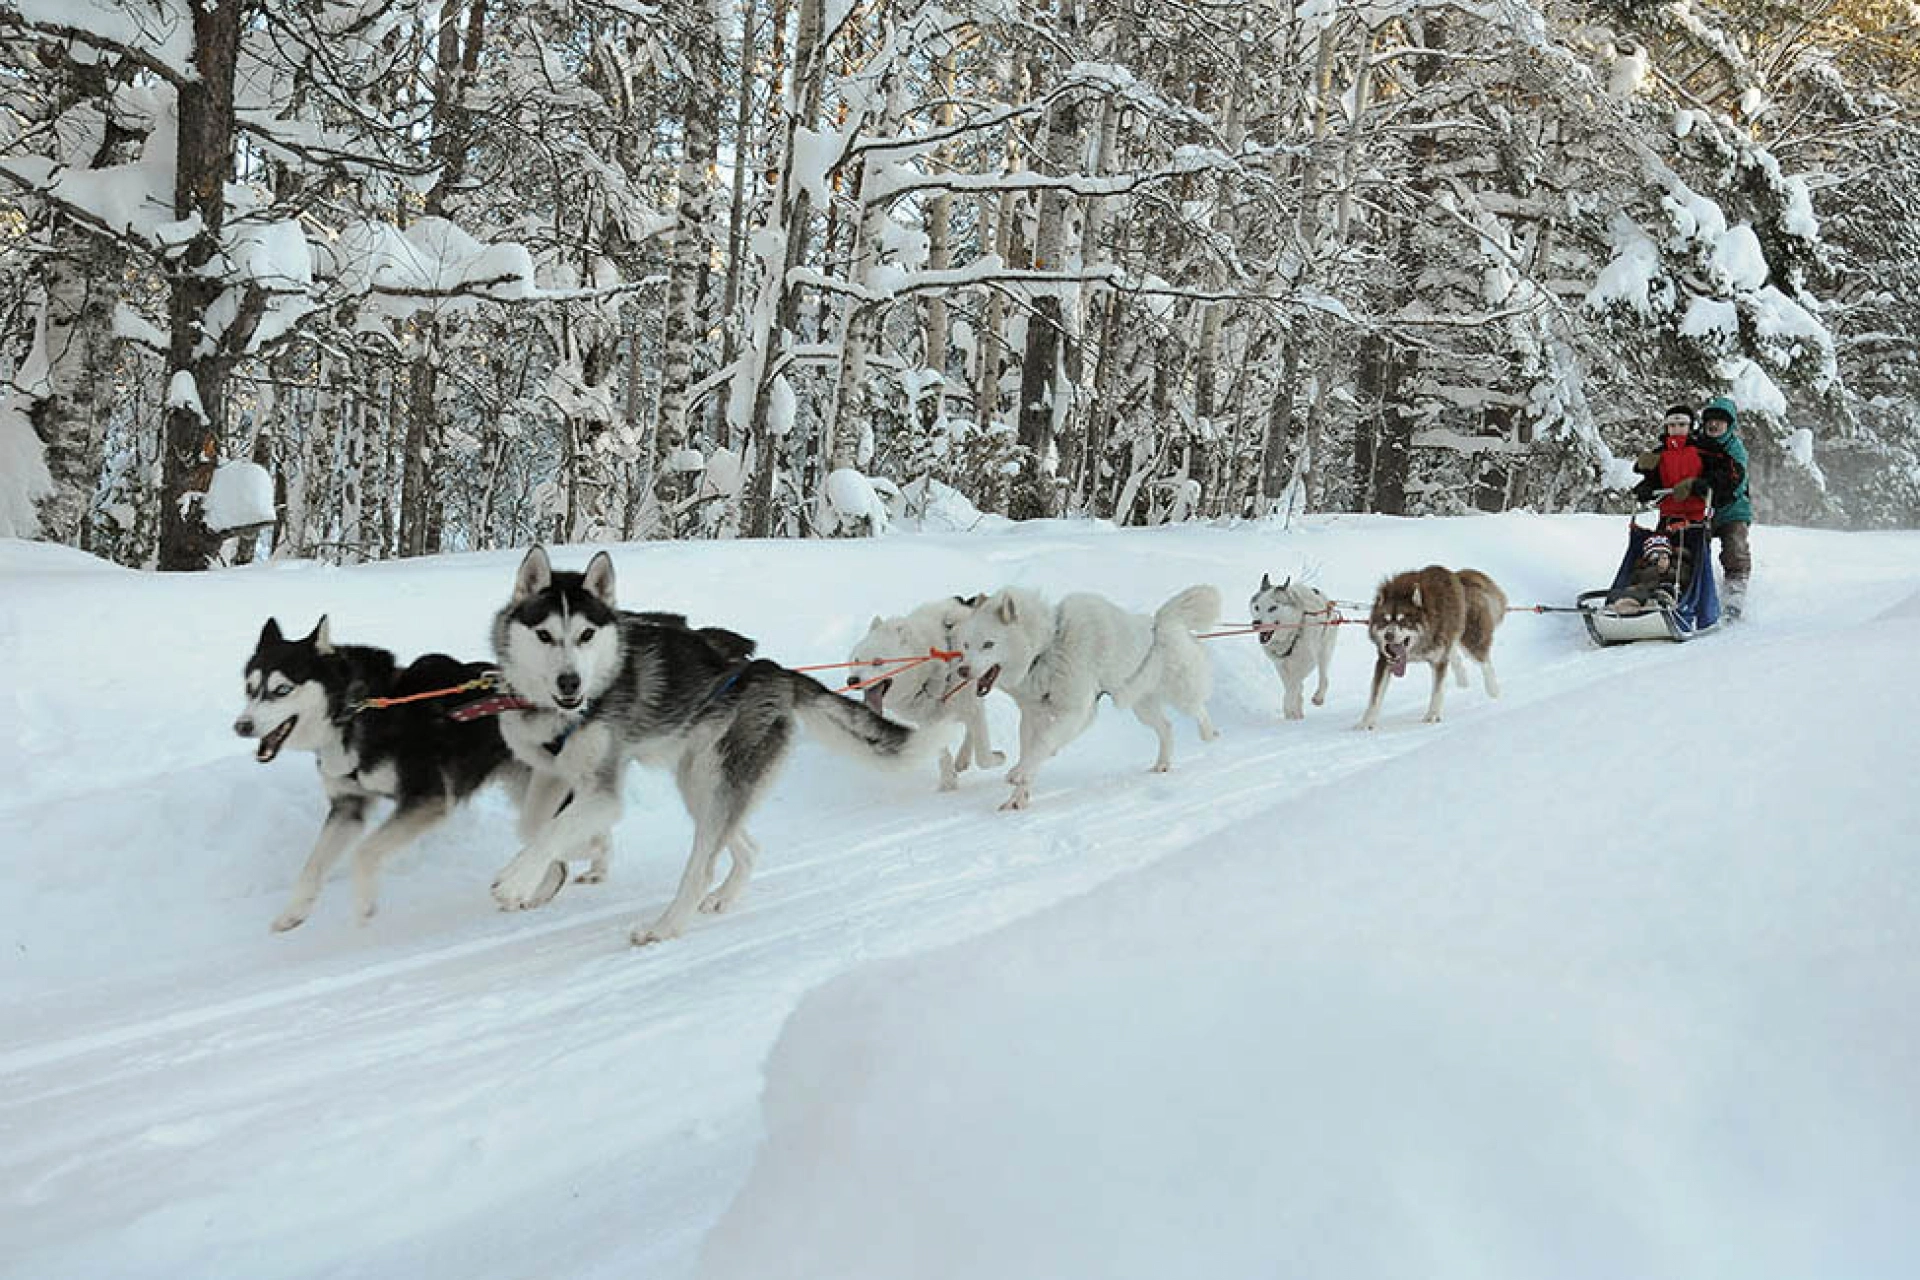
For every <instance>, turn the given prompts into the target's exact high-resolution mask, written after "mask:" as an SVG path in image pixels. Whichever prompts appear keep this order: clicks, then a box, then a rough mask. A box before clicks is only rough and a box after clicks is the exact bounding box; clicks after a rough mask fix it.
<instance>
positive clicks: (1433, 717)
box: [1426, 711, 1440, 724]
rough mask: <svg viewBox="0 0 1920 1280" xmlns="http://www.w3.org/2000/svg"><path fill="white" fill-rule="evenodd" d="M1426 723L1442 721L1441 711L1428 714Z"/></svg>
mask: <svg viewBox="0 0 1920 1280" xmlns="http://www.w3.org/2000/svg"><path fill="white" fill-rule="evenodd" d="M1426 723H1427V724H1439V723H1440V713H1439V712H1437V711H1436V712H1433V713H1432V714H1430V715H1428V716H1427V717H1426Z"/></svg>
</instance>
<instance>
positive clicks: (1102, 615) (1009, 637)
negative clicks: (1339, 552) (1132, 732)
mask: <svg viewBox="0 0 1920 1280" xmlns="http://www.w3.org/2000/svg"><path fill="white" fill-rule="evenodd" d="M1219 616H1220V593H1219V591H1217V590H1215V589H1214V588H1213V587H1210V586H1204V585H1202V586H1195V587H1188V588H1187V589H1186V590H1185V591H1182V592H1180V593H1179V594H1178V595H1176V596H1174V597H1173V599H1171V600H1169V601H1167V602H1166V603H1165V604H1163V605H1161V606H1160V608H1159V609H1158V610H1157V611H1155V613H1154V614H1153V616H1152V617H1148V616H1146V615H1144V614H1137V613H1129V612H1127V611H1126V610H1124V609H1122V608H1121V607H1120V606H1119V605H1117V604H1115V603H1113V602H1112V601H1111V600H1108V599H1107V598H1106V597H1104V596H1099V595H1095V594H1093V593H1092V592H1085V591H1083V592H1079V593H1076V594H1074V595H1069V596H1063V597H1061V599H1060V602H1059V603H1058V604H1057V605H1056V604H1051V603H1049V602H1048V601H1047V600H1046V599H1045V598H1044V597H1042V596H1041V595H1039V594H1038V593H1037V592H1033V591H1028V590H1026V589H1024V588H1021V587H1008V588H1006V589H1005V590H1002V591H999V592H996V593H995V594H994V595H991V596H989V597H987V598H986V599H985V600H983V601H981V602H980V604H979V605H977V606H976V607H975V608H974V609H973V611H972V612H970V613H969V614H968V615H967V616H966V617H965V618H963V619H962V620H961V621H960V623H959V624H958V625H957V626H955V627H954V629H953V647H954V648H955V649H958V650H959V651H960V669H959V672H958V673H957V674H959V675H960V676H961V677H962V678H963V679H971V680H975V681H976V682H977V684H976V688H977V690H978V692H979V696H980V697H982V698H984V697H986V696H987V694H988V693H990V692H992V690H993V689H994V687H995V686H996V685H998V686H999V687H1000V688H1002V689H1005V690H1006V691H1007V692H1008V693H1009V694H1011V695H1012V696H1013V700H1014V702H1015V703H1017V704H1018V705H1019V707H1020V758H1019V759H1018V760H1017V761H1015V762H1014V766H1013V768H1011V769H1009V770H1008V771H1007V781H1008V782H1010V783H1012V784H1013V794H1011V795H1010V796H1008V797H1007V800H1006V802H1005V803H1004V804H1002V805H1001V806H1000V807H1001V808H1002V809H1024V808H1026V807H1027V806H1028V805H1030V804H1031V803H1032V802H1033V780H1034V777H1035V775H1036V774H1037V773H1038V772H1039V770H1040V766H1041V765H1043V764H1045V763H1046V762H1047V761H1048V760H1050V759H1052V758H1053V756H1054V755H1056V754H1057V753H1058V752H1059V751H1060V749H1061V748H1063V747H1065V746H1066V745H1067V744H1068V743H1069V742H1072V741H1073V740H1074V739H1075V738H1077V737H1079V736H1080V735H1081V734H1082V733H1084V732H1086V729H1087V726H1088V725H1090V724H1092V723H1093V716H1094V712H1095V711H1096V710H1097V709H1098V708H1099V705H1100V697H1101V695H1102V694H1105V695H1106V696H1107V697H1109V698H1111V699H1112V700H1113V704H1114V705H1115V706H1116V707H1124V708H1126V709H1128V710H1130V711H1132V712H1133V714H1134V717H1135V718H1136V719H1138V720H1139V721H1140V723H1141V724H1144V725H1146V726H1147V727H1148V728H1149V729H1152V730H1153V732H1154V736H1155V737H1156V738H1158V739H1159V742H1160V754H1159V755H1158V756H1156V757H1155V759H1154V762H1153V769H1154V772H1156V773H1165V772H1166V771H1167V770H1168V769H1169V768H1171V767H1172V765H1173V725H1172V724H1171V723H1170V722H1169V721H1168V719H1167V712H1166V708H1168V707H1173V708H1175V709H1177V710H1179V711H1183V712H1185V713H1186V714H1187V715H1189V716H1191V717H1192V718H1193V719H1194V721H1195V722H1196V723H1197V724H1198V725H1199V729H1200V737H1201V739H1202V740H1203V741H1208V742H1210V741H1212V740H1213V739H1214V738H1215V737H1217V736H1219V735H1218V734H1217V732H1216V731H1215V730H1214V727H1213V720H1212V719H1211V718H1210V717H1209V716H1208V715H1207V696H1208V694H1210V693H1211V692H1212V691H1213V670H1212V668H1211V667H1209V666H1208V665H1207V655H1206V654H1204V653H1202V652H1201V650H1200V644H1199V642H1198V641H1197V640H1195V639H1194V637H1193V634H1192V633H1193V632H1194V631H1197V630H1199V629H1201V628H1203V627H1209V626H1212V625H1213V622H1214V620H1215V619H1216V618H1218V617H1219Z"/></svg>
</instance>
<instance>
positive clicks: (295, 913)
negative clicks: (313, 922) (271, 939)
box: [273, 907, 307, 933]
mask: <svg viewBox="0 0 1920 1280" xmlns="http://www.w3.org/2000/svg"><path fill="white" fill-rule="evenodd" d="M306 922H307V909H306V908H305V907H301V908H300V909H298V910H294V909H293V908H288V909H287V910H285V911H283V912H281V913H280V915H279V918H277V919H276V920H275V921H274V922H273V931H274V932H275V933H285V932H286V931H287V930H289V929H298V928H299V927H300V926H301V925H303V924H305V923H306Z"/></svg>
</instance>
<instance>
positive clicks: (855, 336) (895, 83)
mask: <svg viewBox="0 0 1920 1280" xmlns="http://www.w3.org/2000/svg"><path fill="white" fill-rule="evenodd" d="M881 92H882V93H883V94H884V95H885V101H884V105H883V107H882V108H881V112H880V119H879V122H878V130H879V133H880V134H881V136H883V137H893V136H894V135H896V134H898V133H899V132H900V125H901V121H902V119H903V118H904V116H905V113H906V98H905V96H904V94H903V92H902V84H901V77H900V70H899V67H898V66H897V65H896V66H892V67H889V68H888V69H887V70H886V71H884V72H883V73H882V85H881ZM881 163H882V162H881V161H877V160H875V159H873V158H871V157H869V158H868V159H866V160H863V161H862V162H861V166H860V175H859V179H858V186H857V188H856V190H855V193H854V195H855V199H856V201H857V202H858V204H859V208H860V221H859V226H858V228H857V229H856V231H855V239H854V246H853V258H852V261H851V262H849V263H848V266H847V278H848V280H849V281H851V282H852V283H853V284H854V285H855V286H856V291H857V292H862V293H863V292H865V291H866V287H867V285H868V283H869V282H870V281H871V280H872V278H873V272H874V268H876V267H878V266H879V265H880V258H881V255H882V254H883V253H884V252H885V241H884V238H883V233H884V231H885V229H886V225H887V206H886V203H885V201H884V200H882V199H874V198H869V195H868V193H869V192H871V191H872V190H873V189H874V188H875V187H876V186H878V185H879V184H878V183H877V181H876V175H877V174H878V172H879V169H880V165H881ZM883 305H884V304H883V303H878V302H868V301H865V300H857V301H854V302H852V303H850V304H849V305H848V307H847V325H846V333H845V337H844V339H843V340H842V342H841V348H840V350H841V355H840V378H839V382H838V385H837V386H836V388H835V392H834V403H833V412H832V414H831V415H830V416H829V418H828V420H827V431H826V450H825V452H826V470H827V471H829V472H831V471H837V470H840V469H841V468H845V467H855V466H858V465H859V447H860V440H861V437H862V436H863V435H864V434H865V432H866V428H867V418H868V395H867V361H868V357H869V354H870V348H871V347H872V345H873V335H874V330H875V328H876V327H877V326H878V324H879V322H880V317H881V314H882V310H881V309H882V306H883Z"/></svg>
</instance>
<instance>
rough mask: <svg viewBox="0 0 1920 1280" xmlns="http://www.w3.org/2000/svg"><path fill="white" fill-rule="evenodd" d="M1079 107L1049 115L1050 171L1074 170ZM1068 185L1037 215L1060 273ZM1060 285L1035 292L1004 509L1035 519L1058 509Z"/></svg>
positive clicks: (1043, 246) (1042, 266)
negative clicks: (1015, 469)
mask: <svg viewBox="0 0 1920 1280" xmlns="http://www.w3.org/2000/svg"><path fill="white" fill-rule="evenodd" d="M1078 14H1079V10H1078V6H1077V3H1076V0H1061V2H1060V5H1059V8H1058V10H1057V12H1056V14H1055V26H1056V28H1057V29H1058V30H1059V31H1060V33H1061V35H1062V38H1063V39H1066V40H1069V41H1070V40H1072V39H1073V38H1074V37H1075V35H1076V34H1077V32H1078V26H1079V19H1078ZM1079 134H1080V108H1079V104H1078V102H1077V100H1075V99H1074V98H1072V97H1069V96H1064V95H1063V96H1061V97H1059V98H1057V99H1056V100H1055V101H1054V104H1053V108H1052V110H1050V111H1049V112H1048V113H1047V136H1046V146H1045V155H1046V165H1047V172H1048V173H1049V174H1068V173H1073V172H1076V171H1077V170H1078V169H1079V165H1080V154H1079V153H1080V136H1079ZM1068 211H1069V197H1068V195H1067V193H1066V192H1065V191H1062V190H1059V189H1058V188H1049V189H1047V190H1045V191H1043V192H1041V194H1040V214H1039V221H1038V223H1037V225H1036V227H1035V230H1034V240H1033V265H1034V268H1035V269H1036V270H1039V271H1060V270H1062V269H1063V268H1064V267H1065V265H1066V250H1067V214H1068ZM1065 292H1067V290H1066V289H1065V288H1064V287H1063V286H1057V285H1042V286H1040V287H1039V288H1038V289H1037V290H1036V291H1035V293H1034V295H1033V300H1032V312H1031V314H1030V315H1029V317H1028V319H1027V343H1026V351H1025V353H1024V355H1023V356H1022V357H1021V361H1020V416H1019V423H1020V427H1019V441H1020V475H1019V477H1018V478H1017V479H1016V480H1015V482H1014V488H1013V493H1012V495H1011V497H1010V500H1009V502H1008V505H1007V514H1009V515H1011V516H1012V517H1013V518H1014V519H1016V520H1030V519H1035V518H1038V517H1042V516H1054V515H1058V514H1059V513H1060V494H1059V488H1058V486H1057V485H1056V483H1055V479H1056V474H1057V471H1058V457H1057V455H1056V453H1055V449H1054V425H1055V423H1056V422H1057V421H1058V418H1059V415H1060V412H1061V410H1062V409H1064V408H1065V407H1066V406H1065V403H1064V401H1065V398H1066V397H1067V395H1068V394H1069V388H1068V387H1067V385H1066V382H1065V379H1063V378H1062V377H1061V376H1060V375H1061V368H1060V354H1061V345H1062V343H1063V341H1065V339H1066V336H1067V334H1066V328H1067V323H1068V316H1067V312H1066V308H1065V307H1064V306H1063V305H1062V300H1061V299H1062V295H1063V294H1064V293H1065Z"/></svg>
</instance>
